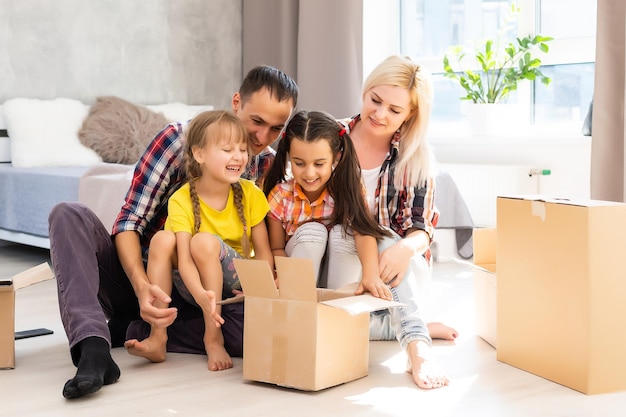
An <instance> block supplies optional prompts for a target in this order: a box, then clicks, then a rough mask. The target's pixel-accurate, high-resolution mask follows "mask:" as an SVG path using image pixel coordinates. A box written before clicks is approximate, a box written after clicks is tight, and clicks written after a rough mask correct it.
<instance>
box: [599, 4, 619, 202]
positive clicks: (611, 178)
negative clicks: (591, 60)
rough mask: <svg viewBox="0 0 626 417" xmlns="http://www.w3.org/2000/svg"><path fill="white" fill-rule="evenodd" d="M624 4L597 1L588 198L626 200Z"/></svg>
mask: <svg viewBox="0 0 626 417" xmlns="http://www.w3.org/2000/svg"><path fill="white" fill-rule="evenodd" d="M625 50H626V2H624V0H598V29H597V38H596V66H595V82H594V96H593V97H594V103H593V123H592V126H593V132H592V136H593V137H592V142H591V198H592V199H595V200H608V201H626V198H625V197H626V175H625V169H624V165H625V161H626V158H625V154H624V149H625V147H624V143H625V142H626V129H625V127H626V125H625V123H624V115H625V108H626V105H625V103H626V94H625V88H626V54H625V53H624V52H625Z"/></svg>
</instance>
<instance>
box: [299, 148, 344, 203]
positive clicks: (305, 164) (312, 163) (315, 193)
mask: <svg viewBox="0 0 626 417" xmlns="http://www.w3.org/2000/svg"><path fill="white" fill-rule="evenodd" d="M289 161H290V162H291V172H292V174H293V177H294V179H295V180H296V182H297V183H298V184H299V185H300V187H302V190H303V191H304V194H305V195H306V196H307V198H308V199H309V201H311V202H313V201H315V200H317V199H318V198H319V196H320V195H321V194H322V192H323V191H324V189H325V188H326V184H327V183H328V180H329V179H330V176H331V174H332V172H333V163H334V158H333V152H332V149H331V148H330V144H329V141H328V140H326V139H323V138H322V139H318V140H316V141H314V142H305V141H303V140H300V139H298V138H293V139H292V140H291V146H290V147H289Z"/></svg>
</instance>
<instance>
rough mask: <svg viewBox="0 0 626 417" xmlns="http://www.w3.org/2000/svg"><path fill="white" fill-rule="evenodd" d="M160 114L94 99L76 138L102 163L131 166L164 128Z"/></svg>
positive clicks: (121, 102) (125, 103) (120, 102)
mask: <svg viewBox="0 0 626 417" xmlns="http://www.w3.org/2000/svg"><path fill="white" fill-rule="evenodd" d="M168 122H169V121H168V120H167V119H166V118H165V116H164V115H163V114H161V113H155V112H153V111H151V110H149V109H148V108H147V107H145V106H140V105H136V104H133V103H131V102H129V101H126V100H124V99H121V98H119V97H113V96H107V97H98V98H97V99H96V102H95V103H94V104H93V105H92V106H91V109H90V111H89V115H88V116H87V117H86V118H85V121H84V122H83V125H82V127H81V129H80V130H79V132H78V138H79V139H80V141H81V143H82V144H83V145H85V146H87V147H89V148H91V149H93V150H94V151H95V152H96V153H97V154H98V155H100V156H101V157H102V160H103V161H104V162H112V163H120V164H133V163H135V162H137V160H138V159H139V157H140V156H141V154H142V153H143V152H144V151H145V149H146V146H147V145H148V144H149V143H150V141H152V139H153V138H154V137H155V135H156V134H157V133H159V132H160V131H161V130H162V129H163V128H164V127H165V126H166V125H167V124H168Z"/></svg>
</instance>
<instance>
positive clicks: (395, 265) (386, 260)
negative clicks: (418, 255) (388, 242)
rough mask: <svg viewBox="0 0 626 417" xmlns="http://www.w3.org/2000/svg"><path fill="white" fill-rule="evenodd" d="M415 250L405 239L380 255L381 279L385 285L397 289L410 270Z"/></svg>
mask: <svg viewBox="0 0 626 417" xmlns="http://www.w3.org/2000/svg"><path fill="white" fill-rule="evenodd" d="M413 255H415V250H414V249H413V247H412V246H411V245H409V244H407V242H405V239H402V240H399V241H398V242H396V243H394V244H393V245H392V246H390V247H388V248H387V249H385V250H384V251H382V252H381V253H380V254H379V255H378V268H379V269H380V278H381V279H382V281H383V282H384V283H385V284H388V285H390V286H392V287H397V286H398V285H399V284H400V282H402V280H403V279H404V276H405V275H406V271H407V270H408V269H409V263H410V262H411V258H412V257H413Z"/></svg>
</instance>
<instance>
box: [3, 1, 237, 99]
mask: <svg viewBox="0 0 626 417" xmlns="http://www.w3.org/2000/svg"><path fill="white" fill-rule="evenodd" d="M241 78H242V3H241V1H240V0H239V1H238V0H0V104H1V103H2V102H4V101H6V100H7V99H10V98H14V97H31V98H42V99H49V98H56V97H68V98H74V99H78V100H81V101H83V102H85V103H91V102H93V101H94V99H95V97H97V96H100V95H116V96H119V97H122V98H125V99H127V100H130V101H133V102H136V103H142V104H160V103H167V102H176V101H178V102H182V103H186V104H213V105H215V106H216V107H218V108H228V107H229V104H230V97H231V96H232V94H233V93H234V92H235V91H237V89H238V87H239V84H240V82H241Z"/></svg>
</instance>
